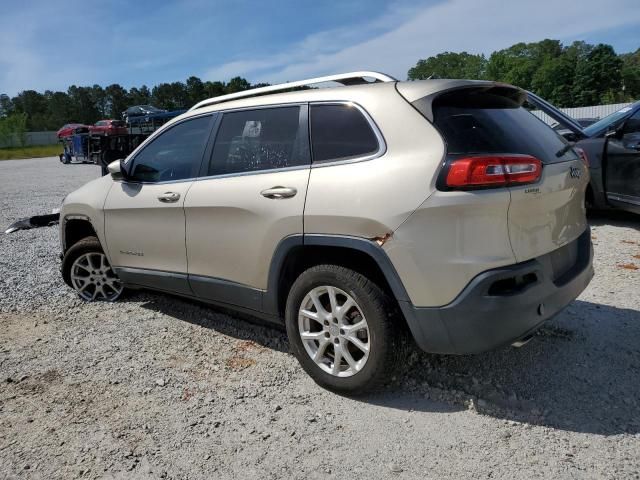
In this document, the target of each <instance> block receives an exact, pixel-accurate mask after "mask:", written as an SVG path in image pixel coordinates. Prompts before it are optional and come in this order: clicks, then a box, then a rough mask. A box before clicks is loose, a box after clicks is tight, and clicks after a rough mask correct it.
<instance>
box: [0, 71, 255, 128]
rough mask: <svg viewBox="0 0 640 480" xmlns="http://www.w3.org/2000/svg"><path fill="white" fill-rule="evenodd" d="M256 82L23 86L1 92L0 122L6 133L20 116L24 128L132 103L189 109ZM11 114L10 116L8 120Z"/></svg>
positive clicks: (117, 112)
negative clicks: (64, 87)
mask: <svg viewBox="0 0 640 480" xmlns="http://www.w3.org/2000/svg"><path fill="white" fill-rule="evenodd" d="M263 85H264V84H263ZM256 86H258V85H251V84H250V83H249V82H248V81H247V80H246V79H244V78H242V77H235V78H232V79H231V80H230V81H229V82H228V83H225V82H210V81H207V82H203V81H202V80H200V79H199V78H198V77H195V76H191V77H189V78H188V79H187V81H186V82H185V83H183V82H172V83H160V84H158V85H156V86H154V87H153V88H152V89H150V88H149V87H148V86H146V85H142V86H141V87H132V88H131V89H129V90H127V89H126V88H124V87H122V86H121V85H118V84H117V83H115V84H112V85H109V86H107V87H105V88H103V87H101V86H100V85H93V86H92V87H79V86H76V85H72V86H70V87H69V88H68V90H67V91H66V92H53V91H51V90H47V91H45V92H44V93H40V92H36V91H35V90H24V91H22V92H20V93H19V94H18V95H16V96H15V97H13V98H11V97H9V96H8V95H6V94H0V122H3V123H2V125H3V127H2V128H3V129H4V130H3V132H5V133H4V134H5V136H6V135H8V133H6V132H8V131H9V130H7V129H8V128H9V127H8V126H7V125H10V129H12V130H11V132H13V133H15V128H17V127H15V125H16V122H17V119H20V121H24V122H25V128H26V130H25V131H38V130H57V129H58V128H60V127H61V126H62V125H64V124H65V123H74V122H77V123H86V124H93V123H95V122H96V121H98V120H100V119H104V118H121V115H122V112H124V111H125V110H126V109H127V108H128V107H130V106H133V105H149V104H151V105H154V106H156V107H159V108H165V109H167V110H176V109H186V108H189V107H190V106H192V105H193V104H195V103H197V102H199V101H200V100H203V99H205V98H209V97H216V96H218V95H224V94H227V93H233V92H239V91H242V90H246V89H249V88H255V87H256ZM9 118H11V120H10V121H9V123H7V119H9Z"/></svg>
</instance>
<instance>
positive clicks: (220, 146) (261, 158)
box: [207, 106, 309, 175]
mask: <svg viewBox="0 0 640 480" xmlns="http://www.w3.org/2000/svg"><path fill="white" fill-rule="evenodd" d="M304 136H305V135H303V132H302V131H301V128H300V107H298V106H293V107H277V108H261V109H256V110H242V111H238V112H229V113H225V114H224V115H223V116H222V122H221V124H220V128H219V130H218V134H217V135H216V142H215V145H214V147H213V152H212V153H211V159H210V161H209V168H208V171H207V175H224V174H231V173H243V172H253V171H260V170H271V169H275V168H286V167H293V166H297V165H305V164H308V163H309V159H308V158H307V155H305V154H304V153H303V151H304V149H303V148H301V146H302V142H304V141H306V139H305V138H303V137H304Z"/></svg>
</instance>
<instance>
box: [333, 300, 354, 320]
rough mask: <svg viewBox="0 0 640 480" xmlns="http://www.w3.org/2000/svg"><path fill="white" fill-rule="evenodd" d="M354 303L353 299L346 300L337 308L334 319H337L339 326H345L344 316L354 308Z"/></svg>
mask: <svg viewBox="0 0 640 480" xmlns="http://www.w3.org/2000/svg"><path fill="white" fill-rule="evenodd" d="M355 305H356V302H355V300H354V299H353V298H351V297H349V298H347V301H346V302H344V303H343V304H342V305H340V307H338V311H337V312H336V317H337V318H338V322H339V323H340V325H345V322H344V316H345V315H346V313H347V312H348V311H349V310H351V308H353V307H355Z"/></svg>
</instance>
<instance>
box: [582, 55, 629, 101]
mask: <svg viewBox="0 0 640 480" xmlns="http://www.w3.org/2000/svg"><path fill="white" fill-rule="evenodd" d="M573 95H574V98H575V102H576V103H577V104H578V105H595V104H597V103H599V102H607V103H613V102H616V101H619V100H620V101H621V100H623V99H624V94H623V91H622V60H621V59H620V58H619V57H618V56H617V55H616V53H615V52H614V50H613V47H611V45H603V44H600V45H596V46H595V47H593V48H592V49H590V51H589V52H588V53H587V55H586V56H584V57H582V58H578V62H577V65H576V73H575V81H574V84H573Z"/></svg>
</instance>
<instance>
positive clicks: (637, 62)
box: [0, 48, 640, 108]
mask: <svg viewBox="0 0 640 480" xmlns="http://www.w3.org/2000/svg"><path fill="white" fill-rule="evenodd" d="M620 59H621V60H622V70H621V74H622V85H623V87H624V92H625V96H626V97H630V98H640V48H638V49H637V50H636V51H635V52H633V53H625V54H623V55H620ZM0 108H2V103H1V99H0Z"/></svg>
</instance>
